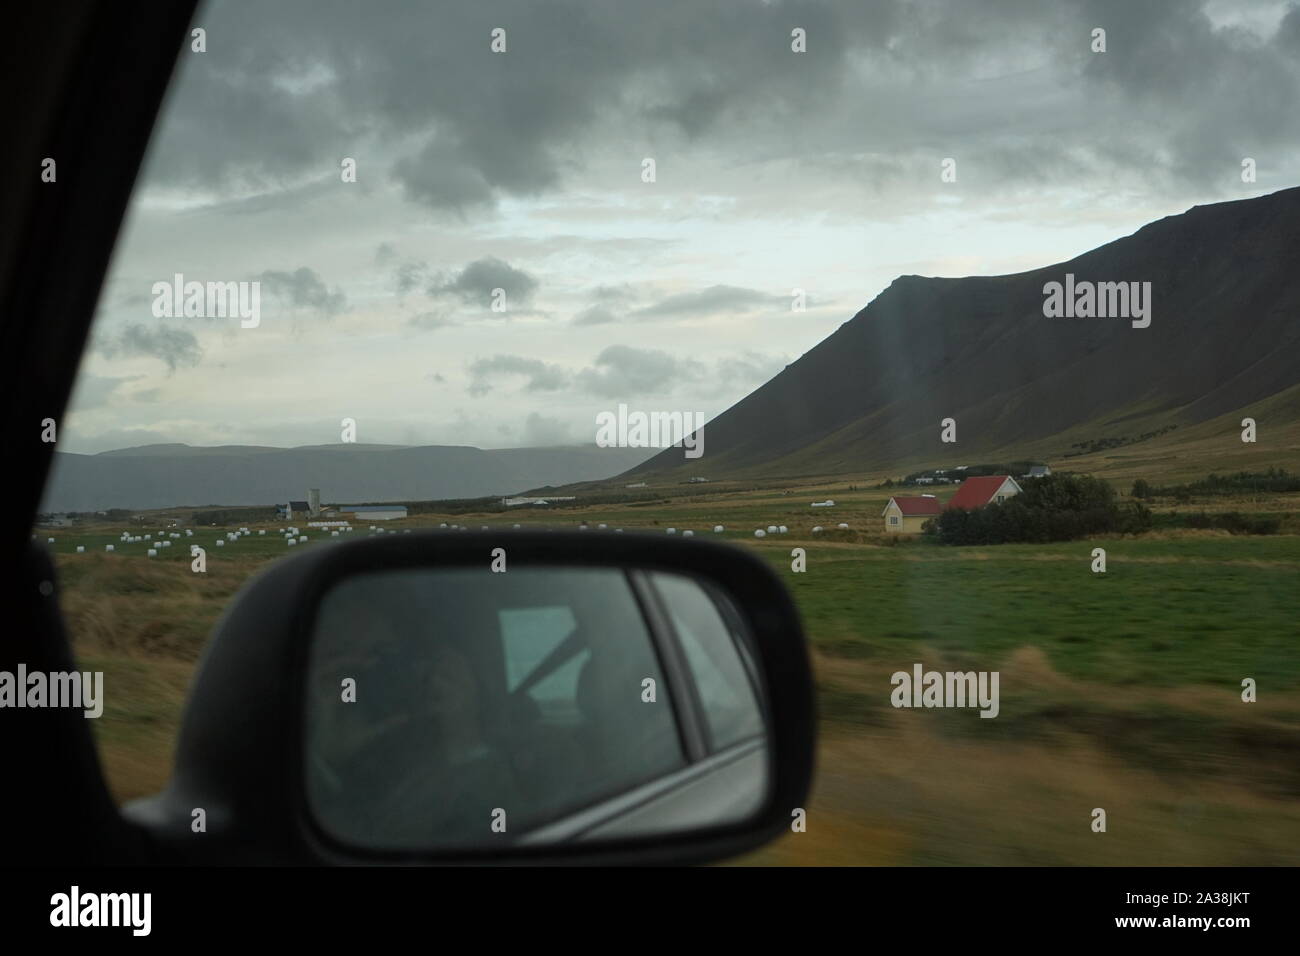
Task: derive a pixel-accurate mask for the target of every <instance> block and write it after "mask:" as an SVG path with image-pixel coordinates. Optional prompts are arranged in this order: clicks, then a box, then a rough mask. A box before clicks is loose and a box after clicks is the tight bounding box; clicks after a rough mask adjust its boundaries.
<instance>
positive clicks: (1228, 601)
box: [53, 484, 1300, 865]
mask: <svg viewBox="0 0 1300 956" xmlns="http://www.w3.org/2000/svg"><path fill="white" fill-rule="evenodd" d="M825 497H832V498H835V500H836V501H837V507H836V508H835V509H828V510H826V511H822V510H821V509H815V510H814V509H810V508H809V506H808V505H809V502H810V501H812V500H819V499H821V498H825ZM887 497H888V494H887V493H886V492H884V491H882V490H880V489H859V490H855V491H851V492H850V491H846V490H845V489H844V488H843V486H838V485H833V484H824V485H814V484H809V485H806V486H804V487H801V488H799V489H797V490H796V491H795V492H793V493H791V494H781V493H780V492H779V491H773V490H771V489H765V490H761V491H754V492H740V491H726V492H708V493H696V492H695V491H694V490H691V491H690V493H689V494H683V495H682V496H681V497H679V498H675V499H673V500H672V501H671V502H669V503H657V504H656V507H655V508H654V509H653V511H650V510H649V509H644V508H636V507H633V506H631V505H614V506H608V507H604V508H594V507H593V508H584V509H571V510H567V511H564V512H556V513H553V514H544V515H538V514H537V513H536V512H532V513H524V512H520V513H518V514H510V515H508V516H507V519H508V520H507V519H503V518H502V516H501V515H482V516H474V515H457V516H454V517H452V516H439V515H424V516H420V517H419V518H414V519H408V520H407V521H404V522H393V523H391V526H392V527H394V528H397V529H400V528H404V527H412V528H417V527H427V526H429V525H433V526H435V527H436V525H437V524H438V523H439V522H440V521H447V522H448V523H452V522H455V523H460V524H468V525H470V526H473V527H477V526H479V525H481V524H487V525H489V526H494V527H501V526H509V525H510V524H512V523H514V522H515V521H520V522H523V523H525V524H529V523H536V524H542V523H543V522H551V523H554V524H563V525H566V526H572V525H574V524H576V523H577V522H578V521H579V520H586V521H588V522H589V523H590V524H592V525H593V526H594V525H595V524H597V523H599V522H606V523H608V524H609V526H610V527H611V528H614V527H624V528H627V529H629V530H631V529H633V528H644V529H649V530H658V531H661V532H662V531H663V530H664V529H666V528H668V527H676V528H678V529H679V530H682V529H686V528H693V529H694V530H695V532H696V534H697V535H700V536H708V537H722V538H726V539H730V540H733V541H736V542H738V543H742V544H743V545H745V546H747V547H752V548H755V549H756V550H757V551H758V552H759V553H760V554H762V555H764V556H765V557H766V558H768V559H769V560H770V561H771V562H772V564H773V566H774V567H776V568H777V570H778V572H779V573H780V574H781V576H782V577H783V578H784V580H785V581H786V582H787V584H788V585H789V587H790V589H791V592H792V593H793V595H794V597H795V600H796V602H797V604H798V606H799V609H800V612H801V614H802V616H803V619H804V624H805V629H806V631H807V633H808V636H809V639H810V642H811V644H812V646H813V648H814V660H815V665H816V670H817V678H818V688H819V708H820V723H821V729H822V744H821V752H820V765H819V768H818V773H817V777H816V782H815V791H814V794H813V797H812V801H811V803H810V806H809V807H808V808H807V809H808V811H809V818H808V819H809V826H808V831H807V832H806V833H801V834H790V835H788V836H786V837H784V838H783V839H781V840H779V841H777V842H776V843H774V844H772V845H770V846H769V847H766V848H764V849H763V850H761V851H759V852H758V853H756V854H750V855H749V856H747V857H745V858H743V859H741V860H738V861H736V862H738V863H742V864H756V865H758V864H820V865H834V864H886V865H887V864H953V865H982V864H1030V865H1057V864H1075V865H1099V864H1107V863H1114V864H1122V865H1129V864H1133V865H1140V864H1171V865H1188V864H1201V865H1236V864H1243V863H1253V864H1270V863H1278V864H1290V865H1295V864H1296V863H1298V862H1300V801H1297V799H1296V797H1297V796H1298V795H1300V654H1297V653H1296V644H1297V637H1298V636H1300V623H1298V622H1300V536H1297V535H1295V534H1281V535H1277V536H1273V537H1232V536H1229V535H1227V534H1224V533H1219V532H1192V531H1179V532H1174V531H1171V532H1164V533H1156V534H1151V535H1146V536H1143V537H1140V538H1120V537H1115V538H1107V539H1098V540H1095V541H1080V542H1071V543H1067V544H1054V545H1041V546H1035V545H1007V546H1001V547H985V548H943V547H939V546H936V545H932V544H930V543H928V542H925V541H914V540H902V541H900V540H897V539H891V538H888V537H887V536H885V535H883V534H882V533H881V529H880V517H879V516H880V510H881V509H882V508H883V506H884V502H885V500H887ZM1287 503H1288V504H1293V503H1294V498H1291V499H1288V502H1287ZM1260 507H1261V508H1270V507H1276V501H1271V502H1264V503H1261V504H1260ZM841 521H845V522H847V523H849V524H850V526H851V527H850V529H849V530H847V531H840V530H835V525H836V524H838V523H839V522H841ZM714 524H724V525H726V528H727V530H726V531H725V532H724V533H723V534H722V535H713V534H712V532H711V531H710V530H709V529H711V528H712V526H713V525H714ZM770 524H777V525H780V524H786V525H787V526H789V527H790V529H791V530H790V533H789V534H787V535H781V536H773V537H768V538H765V539H762V540H756V539H755V538H754V537H753V530H754V528H757V527H764V528H765V527H766V526H768V525H770ZM814 524H821V525H822V526H823V527H827V528H831V529H832V530H831V531H829V532H822V533H820V534H816V535H814V534H812V533H811V528H812V526H813V525H814ZM157 530H163V529H157ZM224 530H225V529H207V530H199V531H196V533H195V537H194V538H190V539H185V538H182V539H180V540H176V541H175V543H174V544H173V545H172V547H171V548H169V549H165V550H164V551H163V553H162V554H160V555H159V557H157V558H152V559H151V558H146V557H144V550H145V547H146V546H145V545H144V544H141V545H126V546H123V545H121V544H120V542H118V534H119V533H120V529H113V528H101V529H77V530H76V531H72V532H70V531H59V532H55V533H54V534H53V536H54V537H56V544H55V545H54V546H53V550H54V551H55V553H56V555H57V561H58V565H59V569H60V578H61V589H62V606H63V609H64V614H65V617H66V618H67V620H68V622H69V629H70V633H71V634H72V635H73V638H74V641H75V644H76V648H77V651H78V654H79V657H80V658H81V660H82V665H81V666H83V667H85V668H90V669H95V670H103V671H104V672H105V680H106V687H107V689H108V691H107V694H106V710H105V714H104V716H103V717H102V718H100V719H99V720H96V721H94V722H93V723H94V725H95V728H94V729H95V732H96V734H97V737H98V740H99V743H100V747H101V755H102V759H103V762H104V765H105V769H106V773H107V776H108V779H109V784H110V788H111V790H112V792H113V793H114V795H115V797H116V798H117V799H119V800H126V799H130V798H133V797H136V796H141V795H144V794H148V793H152V792H155V791H156V790H158V789H159V788H160V787H161V786H162V785H163V783H164V781H165V780H166V777H167V774H168V773H169V771H170V766H171V760H172V749H173V747H174V741H175V736H176V731H177V728H178V724H179V719H180V713H181V709H182V706H183V703H184V697H185V693H186V689H187V686H188V682H189V680H190V677H191V676H192V671H193V667H194V663H195V661H196V660H197V658H198V656H199V654H200V652H201V650H202V647H203V644H204V641H205V640H206V638H207V635H208V633H209V632H210V629H211V627H212V625H213V623H215V621H216V619H217V617H218V616H219V614H220V613H221V611H222V610H223V609H224V607H225V606H226V604H227V603H228V602H229V600H230V598H231V596H232V595H233V594H234V593H235V591H236V590H237V589H238V587H239V586H240V584H241V583H242V582H243V581H244V580H245V579H246V578H247V577H248V576H249V575H250V574H251V573H253V572H254V571H256V570H257V569H258V568H259V567H262V566H264V565H265V564H266V563H267V562H269V561H272V560H274V559H276V558H277V557H279V556H280V555H283V554H285V553H293V552H294V551H296V550H297V548H295V549H289V548H287V547H286V546H285V544H284V542H283V539H282V537H281V536H280V535H279V534H277V533H275V531H274V529H272V530H268V533H267V535H266V536H264V537H259V536H254V537H251V538H241V539H240V540H239V541H237V542H234V543H233V544H227V545H226V546H224V547H221V548H217V547H215V546H214V542H215V539H216V537H217V536H218V535H219V534H221V533H222V532H223V531H224ZM303 530H308V529H305V528H304V529H303ZM1284 530H1285V528H1284ZM365 533H366V532H364V531H358V532H353V536H354V537H356V536H360V535H363V534H365ZM309 534H311V537H312V539H313V540H312V541H310V542H309V543H308V544H307V545H305V547H316V546H319V545H320V544H321V541H322V537H321V536H320V533H319V531H316V532H315V533H312V532H310V531H309ZM323 540H324V541H326V542H328V540H329V539H328V537H327V536H326V537H324V538H323ZM106 543H113V544H115V545H116V546H117V548H118V550H117V551H116V552H115V553H112V554H106V553H104V552H103V545H104V544H106ZM190 543H199V544H202V545H203V546H204V547H205V548H206V549H207V557H208V571H207V573H206V574H194V573H192V572H191V571H190V569H189V560H190V558H189V553H188V552H189V548H188V545H189V544H190ZM77 544H86V545H87V546H88V547H87V552H88V553H85V554H76V553H75V546H76V545H77ZM795 546H799V547H804V548H805V549H807V552H808V570H807V572H806V573H803V574H796V573H793V572H791V570H790V549H791V548H793V547H795ZM299 547H304V546H299ZM1094 547H1104V548H1105V549H1106V551H1107V564H1108V567H1107V572H1106V574H1104V575H1096V574H1093V573H1092V572H1091V570H1090V567H1089V565H1090V562H1091V551H1092V549H1093V548H1094ZM917 662H919V663H921V664H923V665H924V667H925V669H927V670H941V671H943V670H997V671H999V672H1000V674H1001V688H1000V689H1001V713H1000V714H999V716H998V717H997V718H996V719H992V720H989V719H982V718H979V717H978V715H977V712H976V711H974V710H942V709H935V710H925V709H921V710H910V709H901V710H896V709H894V708H893V707H891V706H890V703H889V693H890V691H891V690H892V686H891V684H890V681H889V677H890V674H891V673H893V672H894V671H897V670H905V671H910V669H911V666H912V664H913V663H917ZM1243 677H1252V678H1254V679H1255V680H1256V681H1257V683H1258V687H1259V702H1258V703H1256V704H1245V703H1242V702H1241V700H1240V682H1241V679H1242V678H1243ZM1098 806H1101V807H1104V808H1106V810H1107V812H1108V815H1109V829H1108V832H1107V833H1105V834H1096V833H1093V832H1092V831H1091V829H1090V823H1091V817H1090V814H1091V810H1092V808H1093V807H1098Z"/></svg>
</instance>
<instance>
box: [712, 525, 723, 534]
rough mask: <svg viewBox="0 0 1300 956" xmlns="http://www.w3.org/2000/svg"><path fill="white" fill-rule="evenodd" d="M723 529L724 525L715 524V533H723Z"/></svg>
mask: <svg viewBox="0 0 1300 956" xmlns="http://www.w3.org/2000/svg"><path fill="white" fill-rule="evenodd" d="M723 530H724V529H723V527H722V525H720V524H715V525H714V526H713V533H714V534H722V532H723Z"/></svg>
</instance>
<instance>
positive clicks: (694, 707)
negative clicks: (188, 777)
mask: <svg viewBox="0 0 1300 956" xmlns="http://www.w3.org/2000/svg"><path fill="white" fill-rule="evenodd" d="M740 621H741V618H740V616H739V615H738V614H736V613H735V612H734V609H732V608H731V607H730V605H729V604H728V602H727V599H726V598H725V596H723V595H720V594H718V593H716V592H715V591H714V590H713V589H712V588H706V587H704V586H703V585H701V584H700V583H699V582H697V581H695V580H694V579H692V578H690V577H685V576H682V575H679V574H667V573H658V572H656V573H641V572H637V571H628V570H624V569H617V568H561V567H535V568H511V569H510V570H509V572H508V573H493V572H491V571H490V570H489V569H488V568H487V566H486V563H485V565H484V567H483V568H482V569H481V570H479V569H469V568H460V567H458V568H418V569H405V570H400V571H383V572H370V573H366V574H363V575H358V576H356V577H352V578H348V579H346V580H344V581H342V582H341V583H339V584H338V585H336V586H335V587H334V588H332V589H331V590H330V591H329V592H328V593H327V594H326V596H325V598H324V600H323V601H322V603H321V606H320V608H319V610H318V613H317V618H316V626H315V631H314V633H313V635H312V645H311V651H310V658H309V665H308V685H307V687H308V699H307V705H306V706H307V714H306V719H307V724H306V733H305V747H306V752H305V773H306V790H307V796H308V802H309V804H310V807H311V810H312V813H313V815H314V817H315V819H316V822H317V823H318V825H319V826H320V827H321V829H323V830H324V831H325V833H327V834H328V835H329V836H330V837H332V838H333V839H335V840H337V841H339V842H341V843H345V844H348V845H350V846H353V847H361V848H368V849H376V850H409V851H437V850H440V849H447V850H473V849H476V848H479V849H492V848H499V847H501V846H502V845H503V844H509V843H529V844H551V843H559V842H565V841H572V840H582V839H593V838H619V837H633V836H641V835H647V834H654V833H659V834H663V833H666V832H673V831H685V830H698V829H700V828H704V827H712V826H718V825H723V824H729V823H730V824H734V823H741V822H744V821H745V820H746V819H747V818H749V817H751V816H752V815H754V814H756V813H757V812H758V810H759V808H760V807H761V805H762V804H763V802H764V800H765V797H766V794H767V788H768V786H769V776H768V769H769V768H768V758H769V754H768V740H767V734H766V721H765V719H764V715H763V708H762V699H763V697H762V693H761V684H760V683H759V680H758V675H757V673H756V669H755V666H754V663H753V659H752V656H751V654H750V652H749V649H748V645H747V638H746V636H745V635H744V634H743V633H741V627H742V626H743V625H741V624H740V623H739V622H740ZM651 622H658V623H655V624H652V623H651ZM674 662H676V664H675V665H674Z"/></svg>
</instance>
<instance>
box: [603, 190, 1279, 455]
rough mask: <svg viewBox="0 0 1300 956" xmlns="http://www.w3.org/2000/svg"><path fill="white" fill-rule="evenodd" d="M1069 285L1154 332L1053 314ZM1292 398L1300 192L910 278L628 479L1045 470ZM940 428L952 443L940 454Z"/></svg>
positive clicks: (1124, 322) (1272, 409)
mask: <svg viewBox="0 0 1300 956" xmlns="http://www.w3.org/2000/svg"><path fill="white" fill-rule="evenodd" d="M1067 273H1068V274H1070V275H1072V276H1073V277H1074V279H1073V281H1074V284H1075V287H1076V288H1080V283H1083V282H1092V283H1099V282H1127V283H1132V282H1138V283H1142V282H1150V283H1151V298H1152V311H1151V323H1150V326H1149V327H1147V328H1134V327H1133V326H1132V324H1131V321H1130V320H1128V319H1125V318H1065V317H1048V316H1046V315H1044V300H1045V298H1046V296H1045V294H1044V286H1045V284H1047V283H1049V282H1060V283H1065V282H1066V281H1067V279H1066V276H1067ZM1297 385H1300V188H1297V189H1287V190H1284V191H1282V192H1278V193H1274V194H1272V195H1269V196H1264V197H1261V198H1257V199H1247V200H1241V201H1237V202H1225V203H1217V204H1214V205H1208V206H1196V207H1194V208H1192V209H1190V210H1189V211H1188V212H1186V213H1183V214H1182V215H1177V216H1169V217H1167V218H1164V219H1161V220H1158V221H1156V222H1153V223H1151V224H1149V225H1147V226H1144V227H1143V228H1141V229H1139V230H1138V231H1137V232H1135V233H1134V234H1133V235H1131V236H1128V237H1126V238H1123V239H1119V240H1117V241H1115V242H1111V243H1108V244H1107V245H1104V246H1102V247H1100V248H1098V249H1094V250H1092V251H1091V252H1087V253H1084V254H1083V255H1081V256H1078V257H1077V258H1075V259H1071V260H1070V261H1068V262H1063V263H1060V264H1057V265H1052V266H1047V267H1045V268H1042V269H1036V270H1034V271H1032V272H1024V273H1019V274H1016V275H1005V276H993V277H971V278H962V279H937V278H922V277H919V276H902V277H901V278H898V279H896V280H895V281H894V282H893V283H892V284H891V285H890V286H889V288H887V289H886V290H884V291H883V292H881V293H880V294H879V295H878V296H877V297H876V298H875V299H874V300H872V301H871V302H870V303H869V304H868V305H867V307H866V308H864V309H863V310H862V311H861V312H859V313H858V314H857V315H855V316H854V317H853V318H852V319H851V320H849V321H848V322H846V323H845V324H844V325H842V326H840V328H839V329H838V330H836V331H835V332H834V333H833V334H832V335H831V336H830V337H828V338H827V339H825V340H824V341H823V342H821V343H820V344H819V345H817V346H816V347H815V348H813V349H812V350H811V351H809V352H807V353H806V354H805V355H804V356H802V357H801V358H800V359H799V360H798V361H797V362H794V363H793V364H791V365H789V366H787V367H786V368H785V370H784V371H782V372H781V373H780V374H778V375H777V376H776V377H775V378H773V379H772V380H771V381H769V382H767V383H766V384H765V385H763V386H762V387H760V388H759V389H758V390H757V391H755V392H753V393H752V394H751V395H749V396H748V397H746V398H744V399H743V400H741V401H740V402H738V403H737V404H736V405H734V406H732V407H731V408H730V409H728V410H727V411H725V412H723V413H722V414H721V415H719V416H718V417H717V418H716V419H714V420H713V421H711V422H709V423H707V424H706V426H705V428H704V454H703V457H702V458H700V459H698V460H695V461H684V460H683V457H682V451H681V450H680V449H667V450H665V451H663V452H661V453H660V454H658V455H656V456H655V457H654V458H652V459H650V460H649V461H647V462H646V463H644V464H642V465H640V466H638V467H636V468H633V469H632V470H631V471H630V472H629V473H628V475H627V476H626V477H633V476H635V477H637V478H645V477H647V476H661V477H665V478H670V479H680V478H682V477H684V476H686V475H703V476H711V477H722V476H741V475H744V476H754V477H757V476H763V475H769V476H775V475H783V476H794V475H818V474H823V475H824V474H835V473H843V472H850V471H861V470H864V469H868V468H878V467H888V468H892V467H895V466H904V465H908V464H920V463H926V462H934V463H939V464H953V463H956V462H958V461H960V462H975V461H980V460H987V461H996V460H999V459H1000V458H1005V457H1008V456H1016V457H1027V456H1028V454H1037V455H1038V456H1039V457H1043V458H1051V457H1055V456H1059V455H1061V454H1063V453H1065V452H1066V451H1067V450H1069V449H1070V448H1071V447H1072V445H1074V443H1076V442H1082V443H1087V442H1092V441H1095V440H1098V439H1111V438H1122V439H1125V440H1136V439H1139V438H1140V437H1141V436H1143V435H1150V434H1152V433H1155V432H1158V431H1160V430H1161V429H1166V430H1168V426H1171V425H1173V426H1178V427H1179V428H1181V429H1183V430H1184V431H1183V432H1180V433H1179V434H1186V433H1187V430H1188V429H1194V428H1195V426H1197V425H1198V424H1200V423H1206V422H1210V421H1211V420H1214V419H1219V418H1222V419H1223V421H1222V422H1221V423H1219V424H1222V425H1223V427H1224V428H1226V427H1227V425H1229V424H1231V419H1230V418H1227V417H1225V416H1229V415H1230V414H1231V415H1236V414H1237V413H1238V412H1241V411H1242V410H1245V409H1248V408H1250V407H1255V406H1259V407H1263V406H1260V403H1266V404H1267V407H1268V410H1269V414H1270V415H1271V416H1272V418H1271V419H1270V427H1273V426H1275V425H1277V424H1278V423H1279V420H1286V421H1288V422H1292V423H1294V422H1295V421H1297V420H1300V388H1296V386H1297ZM945 418H953V419H955V420H956V423H957V443H956V444H949V445H945V444H942V443H941V442H940V440H939V439H940V422H941V421H942V420H943V419H945ZM1238 420H1239V419H1238ZM1215 427H1216V428H1217V427H1218V425H1216V426H1215ZM1201 431H1204V429H1202V430H1201ZM1273 434H1275V435H1276V434H1277V432H1276V431H1274V432H1273ZM620 477H622V476H620Z"/></svg>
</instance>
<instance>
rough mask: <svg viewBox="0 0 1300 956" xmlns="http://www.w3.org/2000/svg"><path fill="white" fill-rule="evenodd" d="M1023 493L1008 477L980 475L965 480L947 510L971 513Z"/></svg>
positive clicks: (1014, 480)
mask: <svg viewBox="0 0 1300 956" xmlns="http://www.w3.org/2000/svg"><path fill="white" fill-rule="evenodd" d="M1022 491H1024V489H1023V488H1021V487H1020V486H1019V485H1018V484H1016V479H1014V478H1012V477H1011V476H1010V475H982V476H980V477H978V478H967V479H966V480H965V481H963V482H962V483H961V487H960V488H958V489H957V493H956V494H955V495H953V496H952V499H951V500H950V501H949V502H948V507H949V508H965V509H967V510H968V511H973V510H974V509H976V508H983V507H984V506H985V505H991V504H997V503H999V502H1002V501H1006V500H1007V499H1008V498H1013V497H1015V496H1016V495H1018V494H1020V492H1022Z"/></svg>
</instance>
